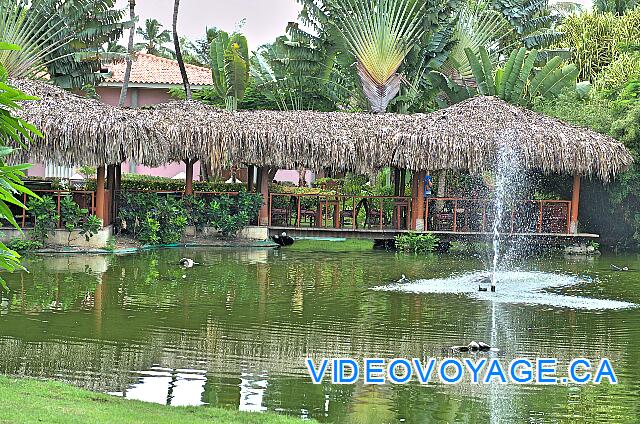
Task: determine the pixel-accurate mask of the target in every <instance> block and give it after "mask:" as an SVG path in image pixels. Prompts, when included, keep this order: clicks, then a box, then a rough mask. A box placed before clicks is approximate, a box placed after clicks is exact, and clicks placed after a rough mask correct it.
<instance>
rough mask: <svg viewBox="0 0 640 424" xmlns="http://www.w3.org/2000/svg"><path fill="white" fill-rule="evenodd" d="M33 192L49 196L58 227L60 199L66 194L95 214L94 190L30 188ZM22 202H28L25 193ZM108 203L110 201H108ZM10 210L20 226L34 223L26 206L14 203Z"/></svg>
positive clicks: (60, 222) (60, 220)
mask: <svg viewBox="0 0 640 424" xmlns="http://www.w3.org/2000/svg"><path fill="white" fill-rule="evenodd" d="M32 191H33V192H34V193H35V194H37V195H38V196H40V197H45V196H49V197H51V199H52V200H53V201H54V202H55V205H56V211H57V212H56V213H57V215H58V224H57V227H58V228H62V217H61V215H62V214H61V212H62V210H61V208H62V206H61V205H62V204H61V201H62V199H63V198H65V197H67V196H71V198H72V199H73V200H74V201H75V202H76V203H77V204H78V206H80V207H81V208H83V209H87V210H88V211H89V213H90V214H92V215H95V213H96V193H95V192H94V191H88V190H64V189H60V190H32ZM108 194H109V191H108V190H107V192H106V193H105V202H108V200H107V197H108V198H109V199H110V198H111V196H109V195H108ZM20 200H21V201H22V204H24V205H27V203H28V202H29V197H28V196H27V195H26V194H23V195H22V198H21V199H20ZM109 204H110V203H109ZM109 204H107V205H105V210H109ZM10 210H11V212H13V216H14V217H15V218H16V222H17V223H18V225H19V226H20V227H21V228H31V227H33V225H34V223H35V222H34V217H33V216H32V215H31V214H29V211H28V210H27V209H26V208H21V207H18V206H16V205H10Z"/></svg>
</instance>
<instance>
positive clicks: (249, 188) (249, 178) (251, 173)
mask: <svg viewBox="0 0 640 424" xmlns="http://www.w3.org/2000/svg"><path fill="white" fill-rule="evenodd" d="M254 175H255V167H254V166H253V165H249V166H248V167H247V191H248V192H249V193H251V192H253V179H254V178H255V177H254Z"/></svg>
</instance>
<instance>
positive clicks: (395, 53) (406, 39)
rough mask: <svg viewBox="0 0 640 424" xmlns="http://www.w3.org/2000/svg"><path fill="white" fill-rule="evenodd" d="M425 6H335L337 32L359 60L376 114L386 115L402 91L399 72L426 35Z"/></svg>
mask: <svg viewBox="0 0 640 424" xmlns="http://www.w3.org/2000/svg"><path fill="white" fill-rule="evenodd" d="M425 10H426V9H425V2H421V1H416V0H371V1H367V2H363V1H361V0H345V1H344V2H342V3H341V4H340V5H339V6H338V5H336V14H335V16H334V18H335V23H336V26H337V28H338V29H339V30H340V31H341V32H342V34H343V36H344V38H345V39H346V42H347V46H348V47H349V50H350V51H351V53H352V54H353V55H354V56H355V57H356V59H357V63H356V68H357V71H358V75H359V76H360V81H361V83H362V89H363V92H364V95H365V97H366V98H367V100H368V102H369V107H370V109H371V111H373V112H384V111H386V109H387V106H388V105H389V102H390V101H391V100H392V99H393V98H394V97H395V96H396V95H397V94H398V92H399V91H400V84H401V82H402V76H401V75H400V74H399V73H398V68H400V65H402V63H403V61H404V59H405V57H406V55H407V54H408V53H409V51H410V50H411V49H412V48H413V47H414V46H415V45H416V44H417V43H418V42H419V41H420V38H421V37H422V35H423V34H424V28H425V27H424V21H423V17H424V13H425Z"/></svg>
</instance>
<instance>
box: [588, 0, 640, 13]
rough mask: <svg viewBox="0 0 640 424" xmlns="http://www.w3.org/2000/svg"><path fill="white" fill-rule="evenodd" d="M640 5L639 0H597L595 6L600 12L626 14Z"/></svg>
mask: <svg viewBox="0 0 640 424" xmlns="http://www.w3.org/2000/svg"><path fill="white" fill-rule="evenodd" d="M638 5H640V2H638V0H595V1H594V2H593V8H594V9H595V10H597V11H598V12H603V13H607V12H608V13H613V14H615V15H624V14H625V13H626V12H628V11H630V10H633V9H635V8H636V7H638Z"/></svg>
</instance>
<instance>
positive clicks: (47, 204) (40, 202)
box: [27, 196, 60, 245]
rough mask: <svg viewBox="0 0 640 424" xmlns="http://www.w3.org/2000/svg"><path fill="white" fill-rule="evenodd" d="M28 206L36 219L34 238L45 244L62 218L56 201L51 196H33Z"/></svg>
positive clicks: (30, 213)
mask: <svg viewBox="0 0 640 424" xmlns="http://www.w3.org/2000/svg"><path fill="white" fill-rule="evenodd" d="M27 207H28V208H29V215H31V216H33V217H34V220H35V224H34V227H33V232H32V238H33V240H35V241H37V242H39V243H40V244H42V245H44V244H45V241H46V240H47V238H48V237H49V232H50V231H53V230H55V228H56V226H57V225H58V220H59V219H60V216H59V215H58V209H57V206H56V202H55V201H54V200H53V198H52V197H51V196H42V197H40V198H35V197H33V198H31V199H30V200H29V202H28V203H27Z"/></svg>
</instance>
